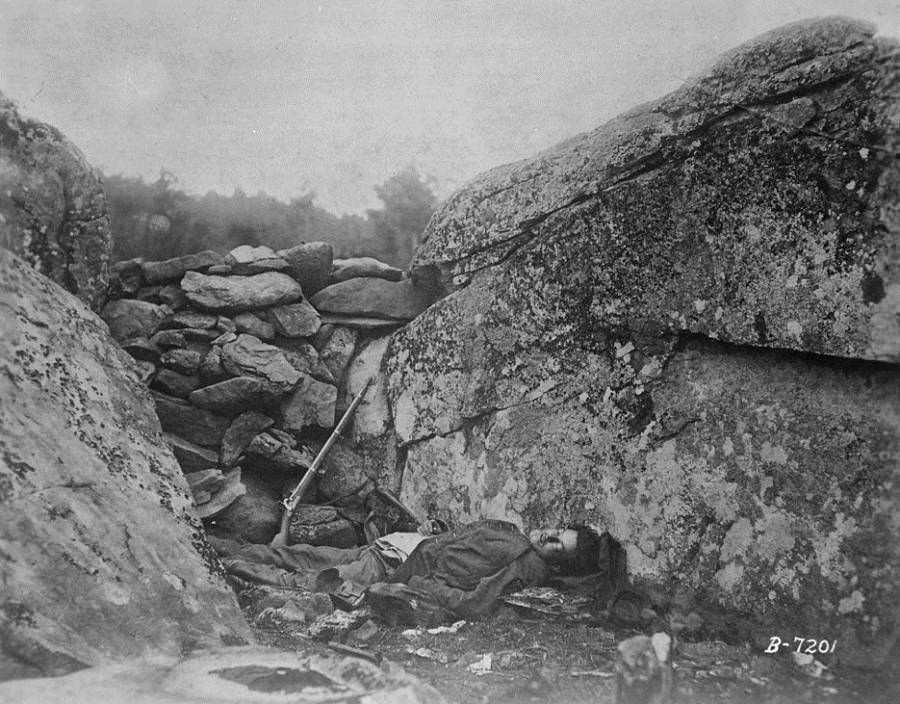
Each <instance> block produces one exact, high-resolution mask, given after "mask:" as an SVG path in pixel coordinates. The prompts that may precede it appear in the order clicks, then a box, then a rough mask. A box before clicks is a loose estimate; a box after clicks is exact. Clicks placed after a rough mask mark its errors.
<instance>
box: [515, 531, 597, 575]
mask: <svg viewBox="0 0 900 704" xmlns="http://www.w3.org/2000/svg"><path fill="white" fill-rule="evenodd" d="M528 537H529V540H531V545H532V547H534V549H535V551H536V552H537V554H538V555H540V556H541V557H542V558H543V559H544V560H545V561H546V562H548V563H550V564H551V565H556V566H558V567H559V569H560V571H561V572H565V573H567V574H573V575H580V574H591V573H592V572H596V571H597V570H598V569H599V566H600V546H601V543H600V536H599V535H597V533H596V532H595V531H594V530H593V529H591V528H588V527H587V526H584V525H573V526H569V527H566V528H538V529H536V530H533V531H531V533H530V534H529V536H528Z"/></svg>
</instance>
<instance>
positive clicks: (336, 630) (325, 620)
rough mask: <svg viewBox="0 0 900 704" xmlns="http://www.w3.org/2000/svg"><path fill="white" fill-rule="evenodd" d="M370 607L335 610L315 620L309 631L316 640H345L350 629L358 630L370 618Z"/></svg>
mask: <svg viewBox="0 0 900 704" xmlns="http://www.w3.org/2000/svg"><path fill="white" fill-rule="evenodd" d="M369 616H370V613H369V610H368V609H358V610H356V611H335V612H334V613H332V614H328V615H327V616H320V617H319V618H317V619H316V620H315V621H313V622H312V623H311V624H310V626H309V630H308V633H309V635H310V637H311V638H315V639H316V640H324V641H328V640H337V641H340V640H343V639H344V638H345V637H346V636H347V634H349V633H350V631H353V630H356V629H357V628H359V627H360V626H362V624H364V623H365V622H366V621H368V620H369Z"/></svg>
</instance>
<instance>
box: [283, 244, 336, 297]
mask: <svg viewBox="0 0 900 704" xmlns="http://www.w3.org/2000/svg"><path fill="white" fill-rule="evenodd" d="M278 256H280V257H281V258H282V259H284V260H285V261H286V262H287V264H288V268H287V272H288V273H289V274H290V275H291V276H292V277H293V278H294V279H295V280H296V281H298V282H299V283H300V285H301V286H302V287H303V291H304V292H305V293H306V295H307V296H311V295H312V294H314V293H316V292H317V291H319V290H321V289H323V288H325V286H326V285H327V284H328V279H329V277H330V276H331V268H332V261H333V259H334V249H333V248H332V246H331V245H330V244H328V243H327V242H307V243H305V244H299V245H297V246H296V247H291V248H290V249H282V250H280V251H279V252H278Z"/></svg>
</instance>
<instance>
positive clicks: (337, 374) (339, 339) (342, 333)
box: [319, 326, 358, 380]
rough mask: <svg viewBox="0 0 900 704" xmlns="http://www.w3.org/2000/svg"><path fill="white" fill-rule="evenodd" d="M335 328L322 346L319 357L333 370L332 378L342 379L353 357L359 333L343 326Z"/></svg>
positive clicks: (329, 369)
mask: <svg viewBox="0 0 900 704" xmlns="http://www.w3.org/2000/svg"><path fill="white" fill-rule="evenodd" d="M333 330H334V331H333V332H332V334H331V335H330V336H329V338H328V340H327V342H325V344H324V346H322V347H321V348H320V349H321V352H320V353H319V357H320V358H321V360H322V363H323V364H324V365H325V366H326V367H327V368H328V371H330V372H331V375H332V378H334V379H335V380H340V379H341V378H342V377H343V375H344V370H345V369H346V368H347V365H348V364H349V363H350V360H351V358H352V357H353V351H354V350H355V349H356V338H357V336H358V333H357V332H356V331H355V330H353V329H351V328H345V327H342V326H334V328H333Z"/></svg>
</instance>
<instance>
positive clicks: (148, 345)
mask: <svg viewBox="0 0 900 704" xmlns="http://www.w3.org/2000/svg"><path fill="white" fill-rule="evenodd" d="M122 349H123V350H125V351H126V352H127V353H128V354H130V355H131V356H132V357H134V358H135V359H140V360H143V361H145V362H153V363H154V364H156V362H158V361H159V348H158V347H157V346H156V345H154V344H153V343H152V342H150V340H148V339H147V338H146V337H144V336H143V335H141V336H138V337H132V338H129V339H128V340H125V341H123V342H122Z"/></svg>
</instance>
